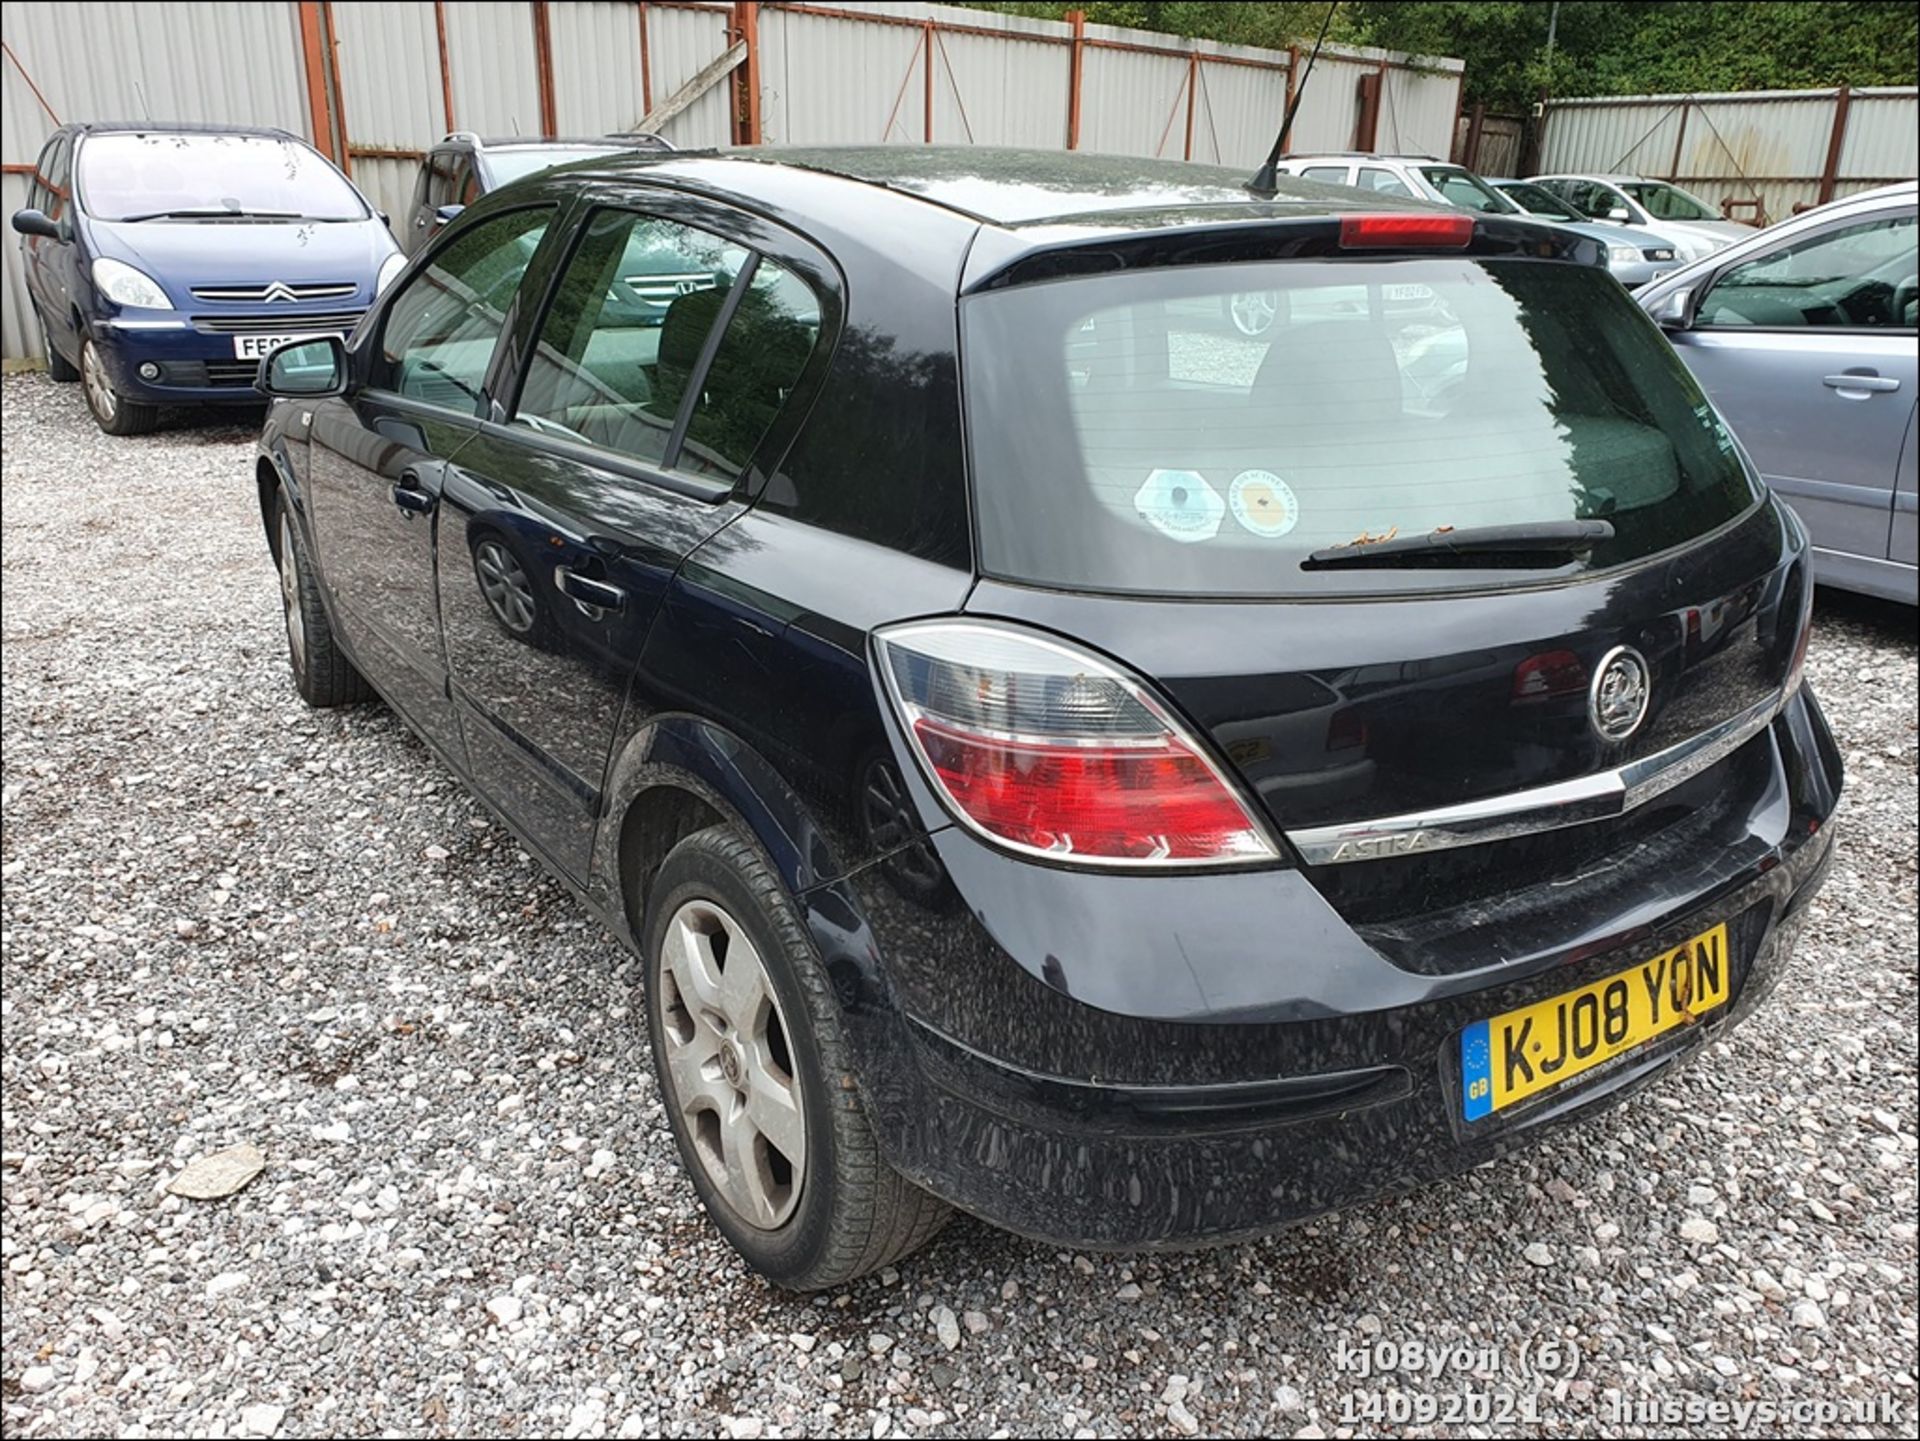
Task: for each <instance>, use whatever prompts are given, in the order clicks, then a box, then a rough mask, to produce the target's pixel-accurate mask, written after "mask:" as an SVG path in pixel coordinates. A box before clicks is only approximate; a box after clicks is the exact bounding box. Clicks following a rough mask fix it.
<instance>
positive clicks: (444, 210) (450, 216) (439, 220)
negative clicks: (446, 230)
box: [433, 205, 467, 230]
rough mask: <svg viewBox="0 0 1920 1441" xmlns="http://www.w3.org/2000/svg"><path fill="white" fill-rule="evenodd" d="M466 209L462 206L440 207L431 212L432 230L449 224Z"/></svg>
mask: <svg viewBox="0 0 1920 1441" xmlns="http://www.w3.org/2000/svg"><path fill="white" fill-rule="evenodd" d="M466 208H467V207H466V206H464V205H442V206H441V207H440V208H439V209H438V210H436V211H434V212H433V228H434V229H435V230H438V229H439V228H440V227H441V226H443V225H446V224H449V223H451V222H452V221H453V220H455V219H457V218H458V217H459V215H460V212H461V211H463V210H465V209H466Z"/></svg>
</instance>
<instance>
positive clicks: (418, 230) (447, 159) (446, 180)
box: [399, 130, 673, 255]
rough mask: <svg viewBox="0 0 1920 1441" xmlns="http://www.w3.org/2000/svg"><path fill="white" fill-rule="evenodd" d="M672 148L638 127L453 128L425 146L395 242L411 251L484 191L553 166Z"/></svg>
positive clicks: (486, 192)
mask: <svg viewBox="0 0 1920 1441" xmlns="http://www.w3.org/2000/svg"><path fill="white" fill-rule="evenodd" d="M671 149H673V146H672V144H671V143H670V142H669V141H667V140H666V139H665V138H664V137H662V136H659V135H651V134H646V133H642V132H634V133H632V134H627V135H602V136H598V137H596V138H593V139H582V140H529V139H525V138H523V137H520V136H515V137H513V138H512V139H506V140H483V139H481V137H479V136H478V135H475V134H473V133H472V132H471V131H467V130H456V131H455V132H454V133H453V134H451V135H449V136H447V137H446V139H444V140H442V141H440V143H439V144H437V145H435V146H434V147H433V149H431V150H429V151H428V152H427V154H426V157H425V158H424V159H423V160H422V161H421V162H420V173H419V174H418V175H417V176H416V177H415V178H414V182H413V204H412V205H411V206H410V207H409V208H408V210H407V214H406V216H405V217H404V218H403V219H402V220H401V223H400V227H399V232H400V244H401V247H402V248H403V249H404V250H405V251H406V252H407V254H409V255H411V254H413V252H414V251H416V250H418V249H419V248H420V247H421V246H422V245H423V244H425V243H426V242H427V241H428V240H429V239H430V238H432V237H433V236H434V235H436V234H437V233H438V232H439V230H440V227H441V226H443V225H445V224H446V223H447V222H448V221H449V220H452V219H453V217H454V216H456V215H458V214H459V213H460V212H461V211H462V210H464V209H465V208H466V207H467V206H469V205H471V204H473V202H474V201H476V200H478V199H479V198H480V197H481V196H483V195H490V194H492V193H493V192H494V191H495V190H498V189H499V188H500V187H501V186H502V185H508V184H511V183H512V182H513V181H515V180H519V179H521V178H523V177H525V176H528V175H537V174H539V173H540V172H541V171H542V170H551V169H552V168H553V167H554V166H556V165H566V164H569V163H570V162H572V161H575V160H586V159H588V158H590V157H592V156H595V155H603V156H604V155H618V154H619V153H621V152H622V151H625V150H652V151H666V150H671Z"/></svg>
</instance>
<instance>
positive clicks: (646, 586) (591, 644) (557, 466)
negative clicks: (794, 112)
mask: <svg viewBox="0 0 1920 1441" xmlns="http://www.w3.org/2000/svg"><path fill="white" fill-rule="evenodd" d="M771 240H772V237H771V236H770V234H769V231H768V227H767V226H766V225H765V223H764V222H761V221H758V220H756V219H753V218H751V217H745V216H738V215H736V214H734V213H732V212H730V211H728V210H726V209H725V208H724V207H721V206H717V205H714V204H711V203H709V202H705V201H699V200H694V199H691V198H679V197H666V196H662V197H661V198H659V199H658V200H650V201H649V202H648V204H647V206H646V208H645V209H638V208H635V207H634V206H632V205H631V204H628V203H621V202H616V201H612V200H609V201H608V202H607V203H606V204H603V205H599V206H597V207H595V208H591V209H589V210H587V211H586V213H585V215H584V216H583V218H582V220H581V222H580V223H579V225H578V226H577V228H576V231H575V233H574V235H573V237H572V240H571V243H570V245H568V246H567V247H565V253H564V255H562V256H559V257H558V258H557V259H556V262H555V264H554V266H553V267H552V270H551V273H550V274H548V275H547V276H545V277H544V278H543V279H541V280H538V281H535V282H531V283H537V284H541V285H542V286H543V288H544V294H545V300H544V303H543V305H542V307H541V309H540V312H539V313H538V314H537V315H536V316H534V317H533V318H532V319H531V321H530V323H529V325H528V326H527V327H526V328H525V331H524V333H523V334H522V335H521V336H520V338H519V344H518V353H517V355H516V356H515V357H514V358H513V359H512V362H511V364H512V375H511V378H510V379H511V382H512V383H511V384H509V383H507V382H506V381H504V380H503V384H502V390H501V393H502V394H503V395H506V396H509V397H510V399H509V401H508V403H507V404H505V405H504V406H503V407H502V409H501V411H500V412H499V413H498V414H497V415H495V416H494V417H493V419H492V420H491V421H490V422H489V423H488V424H486V425H485V426H483V427H482V428H481V434H480V435H479V436H478V437H477V438H476V439H475V440H474V442H473V443H472V444H471V445H470V446H469V447H467V448H466V449H465V450H463V451H462V452H461V454H460V457H459V463H458V464H457V465H455V466H452V467H450V468H449V470H448V473H447V480H446V485H445V489H444V491H443V499H442V511H441V528H440V537H439V586H440V601H441V613H442V617H443V622H444V632H445V637H446V646H447V657H448V664H449V666H450V667H451V671H452V680H453V696H454V700H455V705H456V709H457V711H458V713H459V716H460V722H461V729H462V733H463V735H464V737H465V740H466V747H467V754H468V756H469V759H470V762H471V766H472V771H473V777H474V780H475V782H476V783H477V784H478V785H479V787H480V788H481V789H482V790H483V791H485V792H486V793H487V794H488V795H489V797H490V798H491V799H492V800H493V801H494V802H495V803H496V804H497V805H499V806H500V807H501V808H502V809H503V810H504V811H506V812H507V813H508V814H509V815H511V816H512V817H513V819H514V820H515V822H516V824H517V825H518V826H519V828H520V830H521V831H522V833H523V834H524V835H525V836H526V837H527V838H528V839H530V840H531V841H533V842H534V844H536V845H537V846H538V847H539V848H540V849H541V850H542V851H544V852H545V853H546V855H547V857H548V859H550V860H551V861H552V862H553V863H554V864H555V865H557V866H558V867H559V868H560V869H561V870H563V871H565V872H566V873H568V874H570V875H572V876H575V877H584V876H585V874H586V871H587V867H588V863H589V861H590V859H591V855H592V842H593V834H594V828H595V823H596V821H597V819H598V816H599V811H600V798H601V787H602V784H603V782H604V779H605V772H606V767H607V762H608V753H609V749H610V747H611V745H612V744H613V741H614V736H615V733H616V729H617V728H618V727H619V724H620V718H621V715H622V711H623V709H624V707H625V705H626V700H627V693H628V687H629V682H630V680H631V678H632V676H633V674H634V670H635V667H636V665H637V664H638V661H639V658H640V655H641V652H642V649H643V647H644V644H645V641H646V637H647V632H648V629H649V627H650V626H651V625H652V623H653V619H654V616H655V614H656V612H657V611H658V609H659V606H660V603H661V600H662V598H663V596H664V595H665V593H666V590H667V587H668V584H669V583H670V582H671V580H672V578H673V575H674V572H675V570H676V569H677V568H678V567H679V565H680V563H681V561H682V560H683V559H684V558H685V556H686V555H687V554H688V553H689V552H690V551H692V550H693V549H694V548H695V547H696V546H698V545H700V544H701V543H702V542H704V541H706V540H708V539H709V538H710V537H712V536H714V535H715V534H716V532H718V531H720V530H722V529H723V528H724V527H725V526H726V525H727V524H728V522H730V521H731V520H733V519H734V518H735V517H736V516H738V515H739V514H740V513H741V511H742V510H743V509H744V503H743V501H742V499H741V498H740V494H743V493H744V491H743V490H742V481H743V478H744V476H745V474H746V471H747V467H748V465H749V463H750V462H751V461H752V460H753V458H754V456H755V454H756V452H757V451H758V450H759V449H760V447H761V445H762V444H763V442H765V441H766V440H767V438H768V437H769V435H772V434H774V433H775V432H776V431H777V429H778V424H777V423H778V422H779V420H780V419H781V417H782V415H783V414H784V413H785V412H787V411H788V410H790V409H793V408H795V406H796V397H797V395H798V393H799V386H800V380H801V375H802V372H803V371H804V370H805V369H806V368H807V365H808V362H809V358H810V357H811V356H812V355H813V354H814V352H815V350H816V348H817V345H818V342H819V339H820V331H821V326H820V308H819V306H818V304H817V303H816V302H815V300H814V299H813V291H812V290H811V289H810V288H809V287H808V286H807V285H805V284H802V283H800V282H799V281H798V280H797V277H796V275H795V273H794V271H793V270H792V269H791V268H790V267H788V266H786V265H783V264H782V262H781V261H780V260H778V259H776V258H774V257H773V256H772V255H768V254H764V253H763V251H764V250H765V249H766V247H767V246H768V244H769V243H770V242H771ZM666 703H667V704H670V705H673V704H677V705H680V706H690V705H691V704H692V701H691V698H685V697H682V698H670V699H669V700H668V701H667V702H666Z"/></svg>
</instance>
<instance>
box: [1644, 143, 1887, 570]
mask: <svg viewBox="0 0 1920 1441" xmlns="http://www.w3.org/2000/svg"><path fill="white" fill-rule="evenodd" d="M1915 193H1916V186H1915V184H1914V182H1913V181H1911V180H1909V181H1906V182H1904V183H1902V184H1899V185H1889V186H1886V187H1884V188H1881V189H1878V190H1869V191H1866V192H1863V193H1862V194H1859V195H1851V196H1848V197H1847V198H1845V199H1843V200H1836V201H1833V202H1832V203H1831V204H1828V205H1823V206H1821V207H1819V208H1818V209H1816V210H1809V211H1807V212H1806V213H1804V214H1802V215H1796V216H1795V217H1794V218H1793V219H1791V220H1786V221H1782V222H1781V223H1780V224H1779V225H1776V226H1774V227H1772V228H1771V229H1769V230H1764V231H1761V232H1760V233H1758V234H1756V235H1752V236H1749V237H1748V238H1747V239H1745V240H1743V241H1741V242H1740V243H1739V244H1737V245H1733V246H1730V247H1729V248H1727V249H1726V250H1722V251H1720V252H1719V253H1718V254H1716V255H1714V256H1713V257H1711V258H1710V259H1707V260H1702V261H1697V262H1695V263H1694V264H1692V265H1690V266H1688V267H1686V268H1685V269H1684V270H1679V271H1676V272H1675V273H1674V274H1672V275H1670V276H1668V277H1667V278H1666V279H1665V280H1663V281H1661V282H1660V283H1659V284H1658V285H1654V286H1650V287H1648V288H1647V289H1646V290H1645V291H1643V292H1642V293H1641V294H1640V296H1639V297H1638V299H1639V301H1640V303H1641V304H1642V305H1644V306H1645V307H1646V308H1647V309H1648V310H1649V311H1650V312H1651V313H1652V314H1653V316H1654V318H1655V319H1656V320H1658V321H1659V323H1660V325H1661V327H1662V328H1663V329H1665V330H1666V332H1667V338H1668V339H1669V340H1671V341H1672V342H1673V344H1674V348H1675V349H1676V350H1678V351H1679V352H1680V358H1681V359H1682V360H1684V361H1685V362H1686V363H1687V368H1688V369H1689V370H1691V371H1692V372H1693V374H1694V377H1695V378H1696V379H1697V380H1698V381H1699V382H1700V385H1701V387H1702V388H1703V389H1704V390H1705V391H1706V392H1707V394H1708V395H1709V396H1711V397H1712V399H1713V403H1714V404H1715V405H1716V406H1717V407H1718V408H1719V410H1720V413H1721V415H1723V416H1724V417H1726V420H1727V422H1728V424H1729V425H1731V426H1732V427H1733V432H1734V434H1735V435H1737V436H1738V437H1739V438H1740V441H1741V443H1742V444H1743V445H1745V446H1746V448H1747V451H1748V453H1749V454H1751V455H1752V457H1753V461H1754V464H1755V465H1756V466H1758V467H1759V469H1760V473H1761V474H1762V475H1763V476H1765V477H1766V480H1767V483H1768V484H1769V485H1770V486H1772V487H1773V489H1774V491H1775V493H1776V494H1778V495H1780V496H1781V497H1783V498H1784V499H1785V500H1786V501H1787V502H1788V503H1789V504H1791V505H1792V506H1793V508H1794V510H1795V511H1797V512H1798V513H1799V515H1800V518H1801V519H1802V520H1804V521H1805V522H1806V524H1807V529H1808V530H1809V531H1810V532H1811V533H1812V535H1813V545H1814V555H1815V558H1816V572H1817V574H1818V576H1819V578H1820V580H1821V582H1822V583H1824V584H1827V585H1833V586H1838V587H1840V588H1841V589H1844V590H1856V591H1862V592H1865V593H1866V594H1868V595H1877V596H1883V597H1886V598H1888V599H1890V600H1899V601H1905V602H1906V603H1907V604H1908V605H1913V604H1916V603H1920V579H1917V577H1920V568H1917V567H1916V547H1915V529H1916V523H1917V522H1920V515H1917V514H1916V512H1917V511H1920V503H1917V502H1916V495H1915V471H1916V468H1917V467H1920V455H1916V450H1920V433H1917V432H1920V402H1917V401H1916V391H1920V375H1917V374H1916V371H1920V359H1916V353H1915V351H1916V343H1917V342H1920V337H1917V336H1916V331H1915V324H1916V318H1917V313H1920V254H1917V253H1916V243H1915V236H1916V233H1917V232H1916V229H1915V218H1914V217H1915Z"/></svg>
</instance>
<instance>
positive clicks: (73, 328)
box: [13, 121, 403, 435]
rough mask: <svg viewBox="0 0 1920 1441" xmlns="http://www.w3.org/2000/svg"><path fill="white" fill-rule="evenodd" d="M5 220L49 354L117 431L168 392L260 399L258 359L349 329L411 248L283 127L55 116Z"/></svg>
mask: <svg viewBox="0 0 1920 1441" xmlns="http://www.w3.org/2000/svg"><path fill="white" fill-rule="evenodd" d="M13 228H14V229H15V230H16V231H18V232H19V233H20V235H21V236H22V237H23V238H22V241H21V250H22V255H23V257H24V260H25V270H26V282H27V293H28V295H29V297H30V298H31V300H32V303H33V309H34V312H35V314H36V316H37V317H38V319H39V322H40V326H41V330H42V332H43V334H44V335H45V337H46V348H47V366H48V369H49V370H50V371H51V372H52V375H53V378H54V379H55V380H75V379H78V380H80V381H82V382H83V385H82V390H83V392H84V394H85V396H86V401H87V408H88V409H89V410H91V411H92V412H93V418H94V420H96V421H97V422H98V423H99V425H100V428H101V429H102V430H104V431H106V432H107V433H108V434H110V435H135V434H138V433H139V432H141V431H145V430H150V429H152V428H153V424H154V421H155V419H156V417H157V415H158V412H159V407H160V406H162V405H230V404H241V405H249V404H250V405H258V404H259V402H260V397H259V395H258V394H257V393H256V392H255V391H254V389H253V380H254V375H255V372H256V371H257V370H258V369H259V365H260V360H261V357H263V356H264V355H266V354H267V352H268V351H270V350H272V349H273V348H274V347H275V346H276V345H278V344H280V343H281V342H283V341H285V340H288V339H295V338H300V337H306V336H316V335H344V334H346V333H347V331H349V330H351V329H352V328H353V326H354V325H355V324H356V323H357V322H358V321H359V319H360V315H361V312H362V311H364V310H365V309H366V308H367V306H368V305H369V304H371V303H372V301H373V297H374V295H375V294H376V293H377V292H378V290H379V288H380V286H381V284H382V283H383V282H384V281H385V280H387V279H389V278H391V277H392V276H393V275H394V274H395V273H397V272H398V271H399V269H400V266H401V264H402V263H403V260H402V257H401V255H400V252H399V250H398V249H397V248H396V247H395V245H394V243H393V236H392V235H391V234H389V233H388V230H387V225H386V220H385V218H384V217H382V216H380V215H377V214H375V213H374V210H373V208H372V207H371V206H369V205H368V204H367V202H366V200H365V198H364V197H363V196H362V195H361V194H360V192H359V191H358V190H356V189H355V188H354V186H353V182H352V181H350V180H348V179H347V177H346V176H344V175H342V174H341V173H340V171H339V170H337V169H336V168H335V167H334V165H333V164H332V162H330V161H329V160H327V159H326V157H325V156H323V155H321V154H320V152H319V151H317V150H315V149H314V148H313V147H312V146H310V145H308V144H307V143H306V142H305V141H303V140H301V139H300V138H299V137H297V136H294V135H290V134H288V133H287V132H286V131H284V130H263V129H251V128H240V127H230V126H203V125H182V124H158V123H154V122H150V121H142V122H137V123H135V122H129V123H108V122H97V121H96V122H89V123H84V124H74V125H63V126H61V127H60V129H58V130H56V131H54V133H53V136H52V137H51V138H50V139H49V140H48V141H47V143H46V145H45V146H44V147H43V148H42V149H41V152H40V158H39V160H38V161H37V162H36V164H35V166H34V173H33V181H32V186H31V189H30V191H29V193H28V201H27V207H26V209H24V210H19V211H16V212H15V213H14V216H13Z"/></svg>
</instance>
